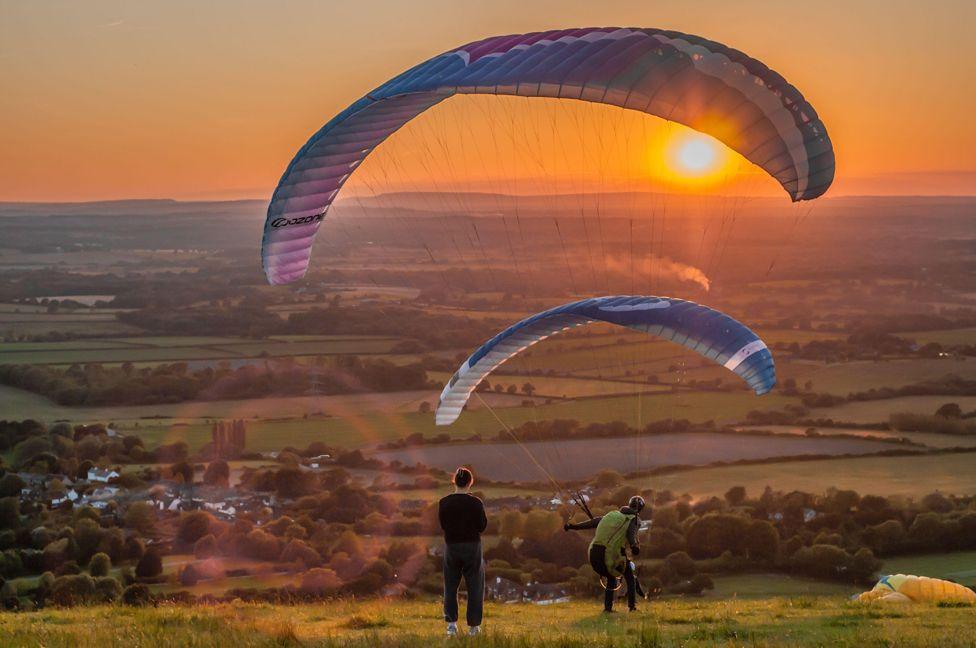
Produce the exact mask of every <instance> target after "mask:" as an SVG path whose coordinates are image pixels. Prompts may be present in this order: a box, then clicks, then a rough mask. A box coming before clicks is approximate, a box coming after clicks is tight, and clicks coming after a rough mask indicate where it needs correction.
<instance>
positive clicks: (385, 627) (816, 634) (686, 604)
mask: <svg viewBox="0 0 976 648" xmlns="http://www.w3.org/2000/svg"><path fill="white" fill-rule="evenodd" d="M973 614H974V611H973V609H972V608H940V607H937V606H934V605H913V606H910V607H897V608H885V607H880V606H874V607H869V606H865V605H861V604H856V603H851V602H849V601H847V600H846V599H845V598H844V597H839V596H834V597H811V596H800V597H780V598H774V599H767V600H741V599H739V600H724V601H707V600H669V601H658V602H653V603H648V604H645V605H644V607H643V609H642V611H641V612H639V613H637V614H627V613H626V612H625V613H622V614H616V615H613V616H607V615H603V614H600V613H599V606H598V605H597V603H596V602H595V601H583V602H571V603H566V604H557V605H552V606H536V605H529V604H519V605H493V604H489V605H488V606H487V609H486V616H485V622H484V634H483V636H482V637H480V638H478V639H477V640H474V641H471V640H468V639H466V638H459V639H457V640H455V641H452V642H451V643H450V644H449V645H458V646H467V645H470V646H475V645H477V646H485V647H486V648H503V647H504V648H536V647H540V648H541V647H543V646H558V647H560V648H584V647H586V648H589V647H591V646H602V647H607V648H610V647H623V646H634V647H637V646H640V647H651V646H660V647H669V646H688V647H704V646H709V647H710V646H716V645H722V646H782V645H789V646H831V647H838V648H842V647H852V648H853V647H857V648H861V647H863V646H895V645H897V646H940V647H942V646H944V647H955V646H969V647H972V646H974V645H976V639H974V636H973V633H972V632H971V630H972V622H973ZM461 625H462V630H463V623H462V624H461ZM0 634H2V635H3V636H4V642H3V643H4V646H9V647H10V648H19V647H22V646H49V647H60V646H79V647H81V648H88V647H98V648H102V647H103V646H116V645H125V646H127V647H131V648H138V647H141V646H150V647H152V648H157V647H158V646H177V645H179V646H236V647H240V648H244V647H251V646H329V647H331V646H354V647H357V648H358V647H361V648H367V647H370V648H374V647H375V648H392V647H393V646H402V647H405V648H427V647H429V646H436V645H448V644H445V640H446V638H445V637H444V625H443V621H442V620H441V615H440V609H439V605H438V603H437V602H436V601H433V600H422V601H392V600H379V601H359V602H357V601H336V602H326V603H322V604H315V605H300V606H274V605H270V604H244V603H229V604H220V605H213V606H206V607H183V606H171V605H168V606H161V607H158V608H144V609H133V608H125V607H118V606H100V607H94V608H74V609H66V610H56V609H50V610H41V611H37V612H30V613H19V614H14V613H4V614H0Z"/></svg>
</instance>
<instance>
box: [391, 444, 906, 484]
mask: <svg viewBox="0 0 976 648" xmlns="http://www.w3.org/2000/svg"><path fill="white" fill-rule="evenodd" d="M891 447H892V446H891V445H889V444H887V443H884V442H879V441H873V440H868V439H842V438H829V437H827V438H819V439H818V438H806V437H799V436H796V437H785V436H784V437H773V436H760V435H749V434H717V433H711V432H703V433H691V434H657V435H642V436H639V437H634V438H622V439H621V438H617V439H573V440H568V441H551V442H548V441H529V442H526V443H524V444H521V445H518V444H514V443H501V444H497V443H478V444H466V443H459V444H450V445H432V446H421V447H413V448H405V449H403V450H391V451H383V452H377V453H374V454H373V456H375V457H376V458H378V459H382V460H383V461H386V462H391V461H394V460H399V461H400V462H402V463H404V464H407V465H414V464H417V463H422V464H425V465H428V466H433V467H436V468H441V469H443V470H448V471H449V470H452V469H454V468H455V467H457V466H458V465H460V464H467V465H470V466H472V467H473V468H474V469H475V471H476V472H477V473H478V474H481V475H484V476H485V477H487V478H489V479H492V480H496V481H544V480H545V479H547V476H546V474H545V473H544V472H543V471H542V470H540V469H539V468H538V467H537V466H536V465H535V463H534V460H533V457H534V459H535V460H536V461H538V462H539V463H541V464H542V465H543V466H544V467H545V468H546V470H547V471H549V472H550V473H551V474H552V475H553V477H555V478H556V479H557V480H577V479H584V478H586V477H589V476H591V475H593V474H595V473H597V472H599V471H600V470H602V469H604V468H608V467H610V468H613V469H614V470H616V471H618V472H620V473H630V472H637V471H642V470H649V469H652V468H657V467H660V466H672V465H703V464H709V463H713V462H716V461H739V460H743V459H747V460H753V459H766V458H770V457H785V456H795V455H814V454H822V455H832V454H838V455H839V454H867V453H873V452H880V451H882V450H885V449H888V448H891ZM523 448H524V449H523ZM526 450H527V451H528V453H531V455H532V457H530V456H528V454H527V453H526Z"/></svg>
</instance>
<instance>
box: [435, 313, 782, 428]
mask: <svg viewBox="0 0 976 648" xmlns="http://www.w3.org/2000/svg"><path fill="white" fill-rule="evenodd" d="M592 322H606V323H609V324H616V325H618V326H626V327H627V328H631V329H634V330H637V331H642V332H644V333H647V334H649V335H653V336H655V337H659V338H662V339H665V340H670V341H672V342H675V343H676V344H680V345H682V346H684V347H687V348H688V349H691V350H692V351H695V352H696V353H699V354H701V355H702V356H704V357H706V358H708V359H709V360H712V361H714V362H715V363H716V364H719V365H722V366H724V367H725V368H726V369H728V370H730V371H732V372H734V373H735V374H736V375H738V376H739V377H740V378H742V379H743V380H744V381H745V382H746V384H748V385H749V387H750V388H752V389H753V390H754V391H755V392H756V394H758V395H762V394H765V393H766V392H768V391H769V390H770V389H772V388H773V386H774V385H775V384H776V369H775V366H774V364H773V356H772V354H771V353H770V352H769V349H768V348H767V347H766V345H765V343H763V341H762V340H761V339H759V336H757V335H756V334H755V333H753V332H752V331H751V330H749V328H748V327H746V326H745V325H744V324H742V323H740V322H738V321H736V320H734V319H732V318H731V317H729V316H728V315H725V314H724V313H720V312H719V311H716V310H713V309H711V308H708V307H707V306H702V305H700V304H696V303H694V302H690V301H685V300H683V299H673V298H666V297H649V296H615V297H594V298H591V299H584V300H582V301H577V302H572V303H570V304H564V305H563V306H558V307H556V308H553V309H550V310H547V311H544V312H542V313H538V314H536V315H533V316H531V317H528V318H526V319H524V320H522V321H521V322H518V323H516V324H513V325H512V326H510V327H508V328H507V329H505V330H504V331H502V332H501V333H499V334H498V335H496V336H495V337H493V338H492V339H490V340H488V342H486V343H485V344H483V345H482V346H481V347H480V348H479V349H478V350H477V351H475V352H474V353H473V354H472V355H471V357H470V358H468V359H467V360H465V362H464V364H462V365H461V367H460V369H458V370H457V372H456V373H455V374H454V376H453V377H452V378H451V380H450V381H449V382H448V384H447V385H446V386H445V387H444V390H443V391H442V392H441V397H440V404H439V405H438V407H437V414H436V421H437V425H450V424H451V423H453V422H454V421H455V420H457V418H458V416H460V414H461V410H462V409H463V408H464V405H465V403H467V401H468V398H469V397H470V395H471V392H472V391H474V390H475V389H476V388H477V386H478V384H479V383H480V382H481V381H482V380H484V378H485V377H486V376H487V375H488V374H490V373H491V372H492V371H493V370H494V369H495V368H496V367H498V365H500V364H502V363H503V362H505V361H506V360H508V359H509V358H511V357H512V356H514V355H517V354H518V353H519V352H521V351H522V350H524V349H526V348H527V347H529V346H531V345H533V344H535V343H537V342H540V341H542V340H544V339H546V338H547V337H549V336H551V335H554V334H556V333H559V332H560V331H565V330H568V329H570V328H574V327H577V326H583V325H586V324H590V323H592Z"/></svg>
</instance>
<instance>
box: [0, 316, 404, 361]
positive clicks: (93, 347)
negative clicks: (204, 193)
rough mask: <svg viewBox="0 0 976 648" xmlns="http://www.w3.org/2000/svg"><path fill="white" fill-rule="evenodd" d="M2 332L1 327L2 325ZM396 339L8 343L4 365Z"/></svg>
mask: <svg viewBox="0 0 976 648" xmlns="http://www.w3.org/2000/svg"><path fill="white" fill-rule="evenodd" d="M0 329H2V324H0ZM396 344H397V340H396V338H390V337H356V336H294V337H292V338H291V339H270V340H257V341H256V340H246V339H242V338H221V337H172V338H166V337H147V338H114V339H106V340H98V341H92V342H90V343H89V342H88V341H79V340H71V341H68V342H50V343H43V344H38V343H31V342H27V343H11V342H8V343H4V344H3V345H0V364H19V363H24V364H58V365H63V364H73V363H86V362H104V363H113V362H115V363H119V362H133V363H136V362H143V363H144V362H177V361H182V360H207V359H214V360H221V359H235V358H258V357H266V356H267V357H296V356H311V355H346V354H357V355H374V354H384V353H388V352H389V351H390V350H391V349H392V348H393V347H394V346H395V345H396Z"/></svg>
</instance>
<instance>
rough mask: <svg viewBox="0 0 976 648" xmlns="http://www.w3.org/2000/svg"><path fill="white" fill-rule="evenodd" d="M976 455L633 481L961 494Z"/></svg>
mask: <svg viewBox="0 0 976 648" xmlns="http://www.w3.org/2000/svg"><path fill="white" fill-rule="evenodd" d="M974 465H976V454H972V453H959V454H944V455H930V456H911V457H852V458H838V459H821V460H817V461H798V462H775V463H764V464H757V465H751V466H722V467H717V468H697V469H694V470H688V471H682V472H677V473H671V474H667V475H655V476H651V477H644V478H639V479H634V480H631V481H630V483H631V484H632V485H633V486H634V487H635V488H654V489H659V490H663V489H670V490H673V491H675V492H678V493H691V494H692V495H695V496H698V497H709V496H711V495H718V496H721V495H722V494H724V493H725V492H726V491H727V490H728V489H729V488H731V487H732V486H744V487H745V488H746V490H747V491H748V492H749V493H750V494H751V495H759V494H761V493H762V491H763V489H764V488H765V487H766V486H770V487H771V488H773V489H774V490H782V491H786V492H789V491H792V490H801V491H806V492H811V493H823V492H824V491H826V490H827V489H828V488H831V487H836V488H840V489H853V490H856V491H857V492H859V493H861V494H862V495H867V494H871V495H904V496H911V497H915V498H920V497H922V496H924V495H927V494H928V493H932V492H934V491H937V490H938V491H941V492H943V493H954V494H959V495H965V494H971V493H974V492H976V471H974V470H973V466H974Z"/></svg>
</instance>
